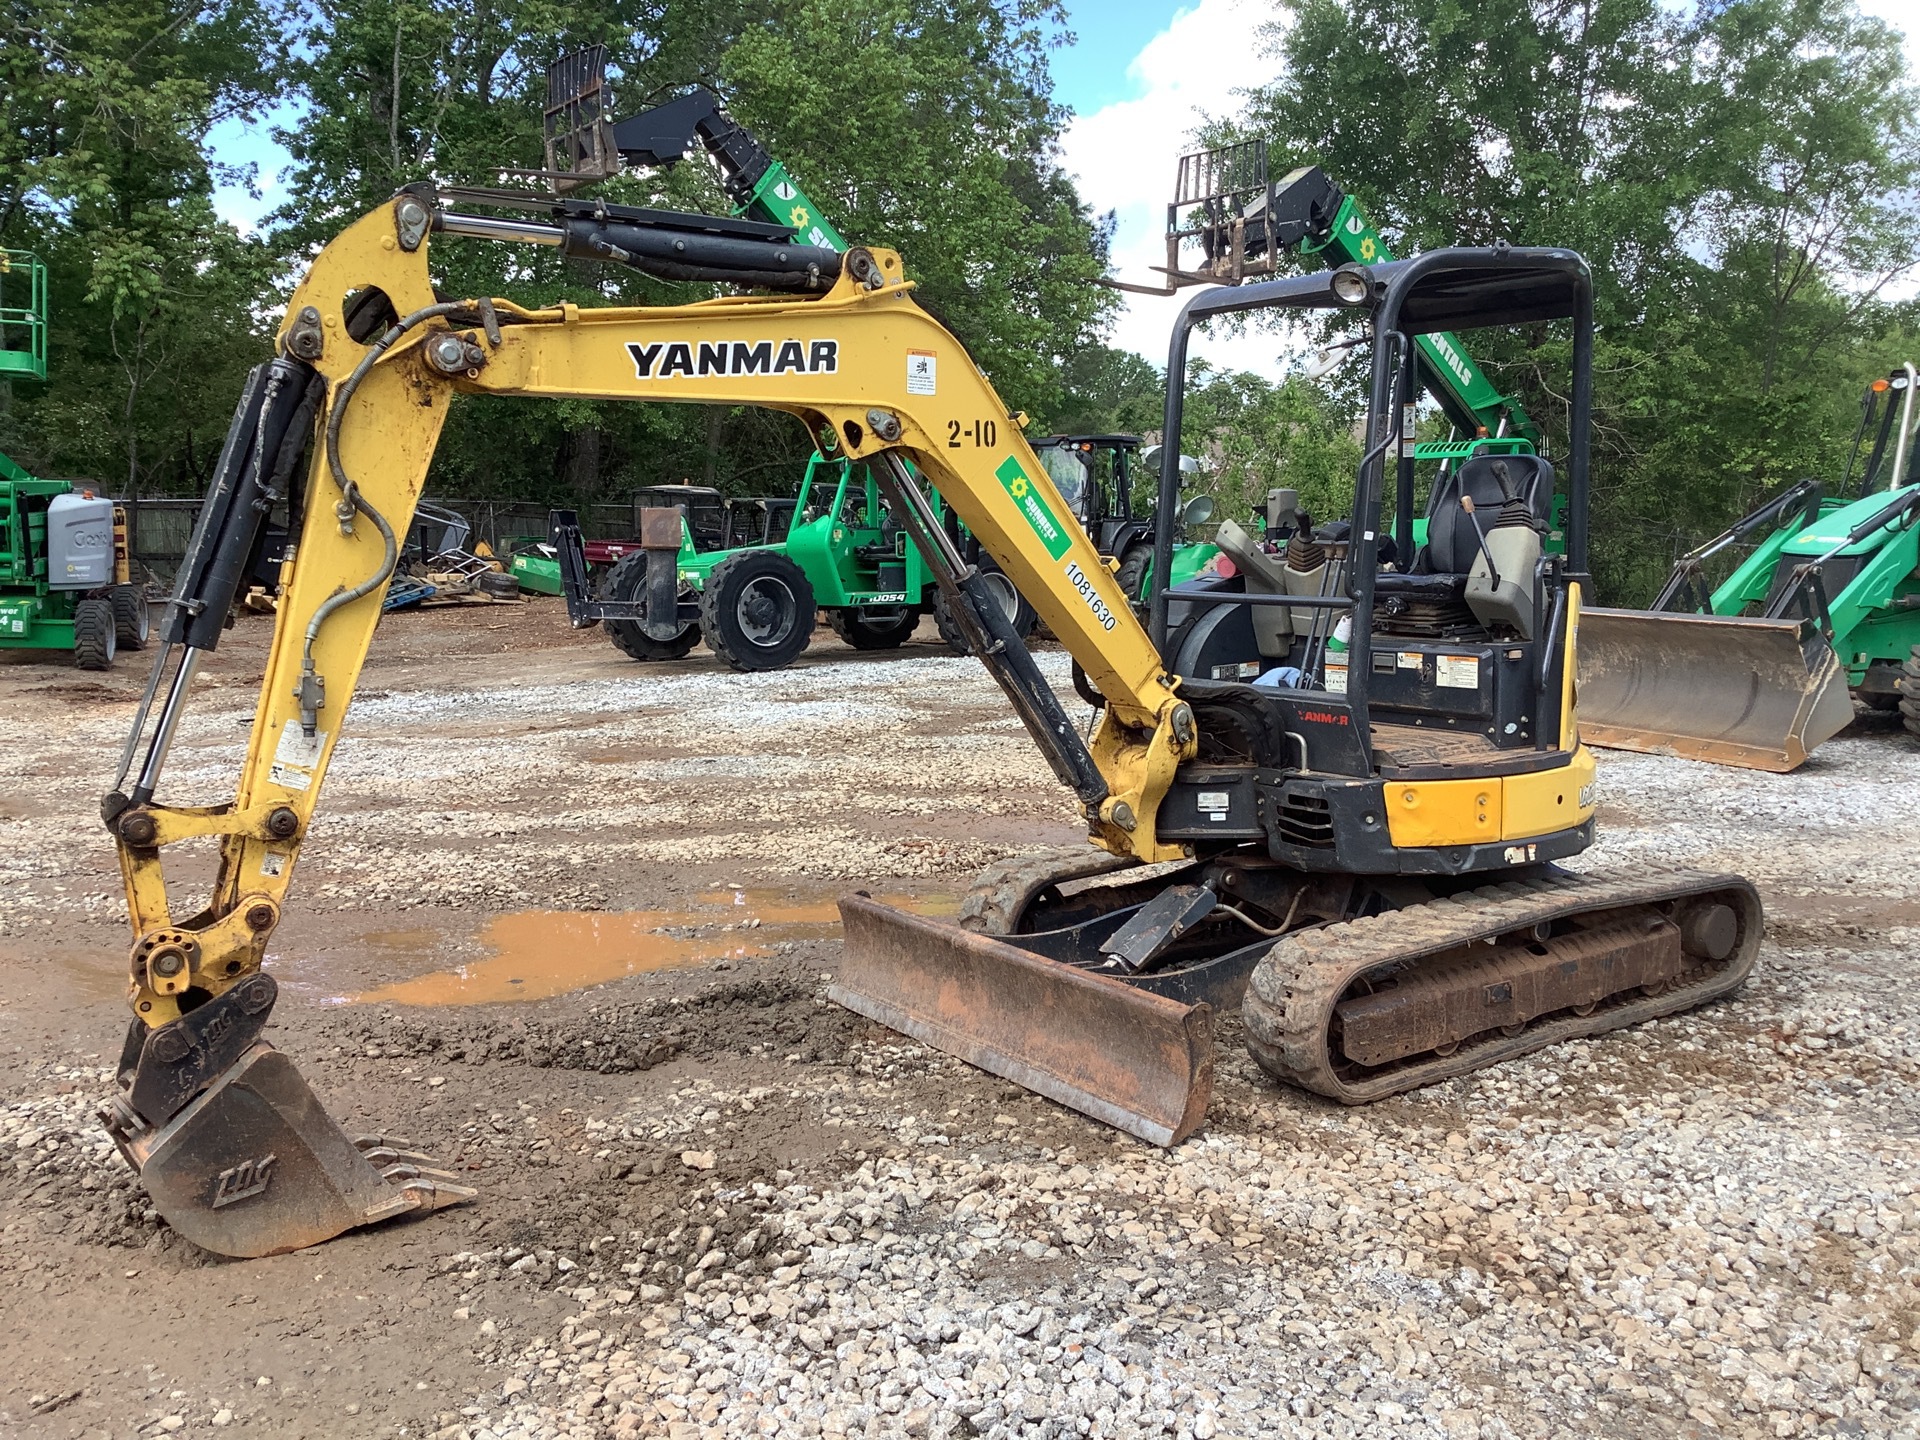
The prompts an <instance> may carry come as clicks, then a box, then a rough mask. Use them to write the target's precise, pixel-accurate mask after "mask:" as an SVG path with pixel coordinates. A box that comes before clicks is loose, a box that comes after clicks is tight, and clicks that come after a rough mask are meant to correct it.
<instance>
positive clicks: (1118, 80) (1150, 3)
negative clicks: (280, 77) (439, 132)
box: [211, 0, 1191, 224]
mask: <svg viewBox="0 0 1920 1440" xmlns="http://www.w3.org/2000/svg"><path fill="white" fill-rule="evenodd" d="M1182 8H1183V7H1182V6H1181V5H1180V4H1178V3H1177V0H1104V3H1100V0H1075V3H1071V4H1069V5H1068V6H1067V11H1068V15H1069V17H1070V18H1069V25H1070V28H1071V33H1072V34H1073V35H1074V37H1075V43H1074V44H1073V45H1072V46H1070V47H1066V48H1063V49H1059V50H1056V51H1054V52H1053V79H1054V92H1055V95H1056V96H1057V98H1058V99H1059V101H1060V103H1061V104H1063V105H1066V106H1069V107H1070V108H1071V109H1073V110H1074V111H1075V112H1076V113H1077V114H1081V115H1086V114H1090V113H1092V112H1093V111H1095V110H1098V109H1100V108H1101V107H1102V106H1105V105H1109V104H1112V103H1113V102H1115V101H1118V100H1126V99H1130V98H1132V97H1133V96H1135V95H1137V94H1139V93H1140V90H1141V88H1142V83H1143V82H1142V81H1141V80H1139V79H1138V78H1137V77H1135V76H1131V75H1129V73H1128V66H1129V65H1130V64H1131V63H1132V61H1133V60H1134V58H1135V57H1136V56H1138V55H1139V53H1140V51H1141V50H1142V49H1143V48H1145V46H1146V44H1147V42H1148V41H1150V40H1151V39H1153V37H1154V36H1155V35H1156V34H1158V33H1159V32H1160V31H1162V30H1164V29H1165V28H1166V27H1167V24H1168V22H1169V21H1171V20H1172V19H1173V17H1174V15H1175V13H1176V12H1177V11H1179V10H1180V9H1182ZM1186 8H1191V6H1188V7H1186ZM289 117H290V112H288V111H283V112H281V113H280V114H278V115H276V116H274V117H273V120H272V122H271V123H275V124H285V123H287V122H288V119H289ZM268 128H270V126H268V125H262V126H248V125H241V124H238V123H233V124H228V125H223V126H221V127H219V128H218V129H216V130H215V131H214V132H213V135H212V137H211V140H212V144H213V147H214V149H215V151H216V153H217V154H218V155H219V156H220V158H221V159H222V160H224V161H226V162H228V163H230V164H247V163H249V162H250V163H252V164H254V165H256V166H257V167H258V168H259V172H260V176H261V179H262V180H263V182H266V184H265V186H264V187H263V188H269V189H270V188H271V182H272V177H273V175H274V174H275V172H276V171H277V170H278V169H279V167H280V166H281V165H283V164H285V163H286V158H287V157H286V152H285V151H284V150H282V149H281V148H280V147H279V146H278V145H275V144H274V143H273V142H272V140H270V139H269V138H268V136H267V133H266V132H267V129H268ZM273 201H274V197H273V195H271V194H268V195H264V196H263V197H262V199H260V200H254V199H252V198H251V197H250V196H248V195H247V194H246V192H245V191H244V190H242V189H239V188H237V187H230V188H229V189H227V190H226V191H224V192H223V193H222V204H223V208H224V209H225V211H226V213H227V214H228V215H229V216H230V217H232V218H235V219H239V220H243V221H245V222H246V223H248V224H253V223H257V221H258V220H259V218H260V217H261V216H263V215H265V214H266V213H267V211H269V210H271V209H272V208H273Z"/></svg>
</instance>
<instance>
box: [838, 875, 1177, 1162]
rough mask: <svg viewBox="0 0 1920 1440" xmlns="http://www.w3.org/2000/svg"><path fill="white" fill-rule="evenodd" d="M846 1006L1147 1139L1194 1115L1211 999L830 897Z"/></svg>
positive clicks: (1168, 1139)
mask: <svg viewBox="0 0 1920 1440" xmlns="http://www.w3.org/2000/svg"><path fill="white" fill-rule="evenodd" d="M840 922H841V925H842V927H843V929H844V931H845V935H846V957H845V959H844V960H843V961H842V962H841V965H840V968H839V972H838V977H837V980H836V983H835V984H834V985H833V986H832V987H831V988H830V989H829V990H828V992H827V993H828V995H829V996H831V997H832V998H833V999H834V1000H836V1001H838V1002H839V1003H840V1004H842V1005H844V1006H846V1007H847V1008H848V1009H849V1010H852V1011H855V1012H857V1013H858V1014H861V1015H864V1016H866V1017H867V1018H868V1019H870V1020H877V1021H879V1022H880V1023H881V1024H882V1025H885V1026H888V1027H889V1028H891V1029H894V1030H898V1031H900V1032H902V1033H903V1034H906V1035H911V1036H912V1037H913V1038H914V1039H916V1040H919V1041H922V1042H923V1043H925V1044H928V1045H931V1046H933V1047H934V1048H935V1049H937V1050H944V1051H946V1052H947V1053H948V1054H949V1055H957V1056H959V1057H960V1058H961V1059H962V1060H965V1061H966V1062H968V1063H969V1064H971V1065H977V1066H979V1067H980V1068H981V1069H982V1070H986V1071H989V1072H991V1073H992V1074H995V1075H1000V1076H1003V1077H1004V1078H1006V1079H1008V1080H1011V1081H1013V1083H1014V1084H1016V1085H1019V1086H1022V1087H1023V1088H1025V1089H1028V1090H1032V1091H1034V1092H1036V1093H1038V1094H1041V1095H1045V1096H1046V1097H1047V1098H1048V1099H1050V1100H1057V1101H1059V1102H1060V1103H1061V1104H1062V1105H1066V1106H1069V1107H1070V1108H1072V1109H1075V1110H1078V1111H1080V1112H1081V1113H1082V1114H1083V1115H1090V1116H1092V1117H1093V1118H1094V1119H1096V1120H1101V1121H1104V1122H1105V1123H1106V1124H1109V1125H1112V1126H1115V1127H1116V1128H1118V1129H1121V1130H1124V1131H1126V1132H1127V1133H1128V1134H1129V1135H1134V1136H1137V1137H1138V1138H1140V1139H1142V1140H1146V1141H1149V1142H1151V1143H1153V1144H1155V1145H1177V1144H1179V1143H1180V1142H1181V1141H1182V1140H1184V1139H1186V1138H1187V1136H1189V1135H1191V1134H1192V1133H1193V1132H1194V1130H1195V1129H1197V1128H1198V1127H1199V1124H1200V1121H1201V1120H1202V1118H1203V1117H1204V1116H1205V1115H1206V1112H1207V1101H1208V1100H1209V1099H1210V1098H1211V1096H1212V1093H1213V1019H1212V1016H1213V1012H1212V1010H1211V1009H1210V1008H1209V1007H1208V1006H1206V1005H1187V1004H1182V1003H1181V1002H1179V1001H1177V1000H1169V999H1167V998H1165V997H1164V996H1160V995H1154V994H1150V993H1149V992H1147V991H1144V990H1139V989H1136V988H1135V987H1133V986H1131V985H1126V984H1123V983H1122V982H1120V981H1118V980H1110V979H1108V978H1106V977H1105V976H1101V975H1094V974H1091V973H1089V972H1088V971H1085V970H1081V969H1077V968H1075V967H1074V966H1071V965H1065V964H1061V963H1059V962H1057V961H1053V960H1044V959H1042V958H1041V957H1040V956H1038V955H1035V954H1032V953H1031V952H1029V951H1026V950H1022V949H1020V948H1019V947H1018V946H1016V945H1011V944H1009V943H1007V942H1006V941H1004V940H997V939H995V938H993V937H992V936H989V935H976V934H973V933H972V932H970V931H966V930H962V929H960V928H959V927H958V926H956V925H947V924H943V923H941V922H940V921H937V920H929V919H927V918H926V917H924V916H921V915H913V914H909V913H907V912H906V911H902V910H895V909H893V908H892V907H891V906H887V905H882V904H879V903H878V902H876V901H874V900H871V899H869V898H867V897H866V896H864V895H849V896H847V897H846V898H845V899H843V900H842V901H841V902H840Z"/></svg>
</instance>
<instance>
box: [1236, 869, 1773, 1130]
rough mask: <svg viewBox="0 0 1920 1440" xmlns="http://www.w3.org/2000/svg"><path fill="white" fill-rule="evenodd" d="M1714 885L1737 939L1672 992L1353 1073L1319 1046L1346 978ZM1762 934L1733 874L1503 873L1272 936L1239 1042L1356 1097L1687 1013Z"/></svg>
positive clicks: (1749, 960)
mask: <svg viewBox="0 0 1920 1440" xmlns="http://www.w3.org/2000/svg"><path fill="white" fill-rule="evenodd" d="M1712 892H1721V898H1723V899H1724V900H1725V902H1726V903H1728V904H1731V905H1732V906H1733V907H1734V912H1735V914H1736V915H1737V916H1738V917H1739V920H1740V936H1739V940H1738V942H1737V944H1736V945H1735V947H1734V952H1733V954H1732V955H1731V956H1730V957H1729V958H1728V959H1727V960H1725V961H1721V962H1717V963H1702V964H1701V965H1699V966H1698V967H1697V968H1695V969H1694V970H1692V971H1689V972H1686V973H1685V974H1684V975H1682V976H1681V978H1680V979H1679V980H1678V981H1676V982H1675V985H1674V987H1673V988H1672V989H1669V990H1667V991H1665V992H1663V993H1661V994H1659V995H1654V996H1642V995H1640V994H1639V992H1638V991H1637V990H1636V991H1633V992H1628V993H1627V994H1624V995H1622V996H1621V997H1620V998H1618V999H1617V1000H1605V1001H1602V1002H1601V1003H1600V1006H1599V1007H1598V1008H1597V1009H1595V1010H1594V1011H1593V1012H1592V1013H1591V1014H1589V1015H1585V1016H1576V1015H1571V1014H1569V1013H1566V1012H1557V1013H1556V1014H1554V1015H1551V1016H1547V1017H1545V1018H1542V1019H1540V1020H1536V1021H1534V1022H1533V1023H1532V1024H1530V1025H1528V1027H1527V1028H1526V1029H1525V1030H1523V1031H1522V1032H1521V1033H1520V1034H1518V1035H1513V1036H1506V1035H1502V1034H1501V1033H1500V1032H1499V1031H1497V1030H1495V1031H1491V1032H1489V1033H1488V1034H1487V1035H1486V1036H1483V1037H1476V1038H1475V1039H1471V1040H1467V1041H1463V1042H1462V1043H1461V1046H1460V1048H1459V1049H1458V1050H1456V1051H1455V1052H1454V1053H1453V1054H1451V1055H1448V1056H1437V1055H1435V1056H1430V1057H1429V1058H1427V1059H1425V1060H1415V1061H1413V1062H1411V1063H1409V1064H1407V1065H1404V1066H1401V1067H1397V1068H1394V1069H1391V1070H1384V1071H1381V1072H1376V1073H1375V1074H1373V1075H1370V1076H1368V1077H1366V1078H1364V1079H1360V1080H1356V1081H1352V1082H1349V1081H1347V1080H1344V1079H1342V1078H1341V1077H1340V1075H1339V1074H1338V1073H1337V1072H1336V1070H1335V1067H1334V1061H1333V1056H1332V1054H1331V1052H1330V1047H1329V1043H1328V1037H1329V1032H1330V1029H1331V1026H1332V1023H1333V1010H1334V1006H1335V1005H1336V1004H1338V1003H1339V1001H1340V998H1341V996H1342V995H1343V994H1345V992H1346V990H1347V987H1348V986H1349V985H1351V984H1352V983H1353V981H1354V979H1355V978H1356V977H1358V976H1359V975H1361V974H1363V973H1364V972H1366V971H1368V970H1373V969H1376V968H1378V967H1381V966H1405V965H1408V964H1411V963H1414V962H1417V961H1418V960H1419V959H1420V958H1421V957H1422V956H1425V955H1431V954H1434V953H1435V952H1438V951H1444V950H1451V949H1453V948H1455V947H1457V946H1460V945H1464V944H1468V943H1470V942H1472V941H1474V940H1480V939H1486V938H1489V937H1492V936H1496V935H1500V934H1504V933H1507V932H1509V931H1513V930H1517V929H1520V928H1522V927H1524V926H1531V925H1536V924H1540V923H1542V922H1545V921H1550V920H1555V919H1559V918H1561V917H1563V916H1567V915H1574V914H1587V913H1592V912H1595V911H1606V910H1613V909H1619V908H1622V907H1627V908H1639V907H1641V906H1646V905H1653V904H1658V903H1660V902H1662V901H1666V900H1673V899H1679V898H1684V897H1687V896H1693V895H1700V894H1706V893H1712ZM1760 931H1761V911H1760V897H1759V895H1758V894H1757V893H1756V892H1755V891H1754V888H1753V886H1752V885H1751V884H1749V883H1748V882H1747V881H1745V880H1743V879H1741V878H1740V877H1739V876H1737V875H1716V874H1712V873H1710V872H1707V871H1701V870H1639V871H1635V872H1633V873H1632V874H1627V873H1597V874H1590V875H1565V876H1558V877H1554V878H1550V879H1545V880H1525V881H1508V882H1506V883H1505V884H1500V885H1493V886H1489V887H1487V888H1485V889H1482V890H1473V891H1468V892H1466V893H1465V894H1461V895H1456V896H1453V897H1451V898H1449V899H1444V900H1432V901H1428V902H1427V903H1425V904H1422V905H1412V906H1408V907H1407V908H1405V909H1402V910H1394V911H1390V912H1388V913H1387V914H1384V915H1377V916H1369V917H1365V918H1362V919H1358V920H1348V921H1345V922H1343V923H1341V924H1338V925H1329V926H1326V927H1325V928H1323V929H1318V930H1307V931H1302V932H1300V933H1298V934H1295V935H1290V936H1288V937H1286V938H1285V939H1283V940H1281V941H1280V942H1279V943H1277V944H1276V945H1275V946H1274V947H1273V949H1271V950H1269V951H1268V952H1267V953H1266V955H1265V956H1263V957H1262V958H1261V960H1260V963H1259V965H1258V966H1257V967H1255V969H1254V972H1253V978H1252V980H1251V982H1250V983H1249V985H1248V986H1247V994H1246V999H1245V1000H1244V1001H1243V1002H1242V1008H1241V1016H1242V1018H1243V1019H1244V1020H1245V1022H1246V1029H1247V1048H1248V1049H1249V1050H1250V1051H1252V1052H1253V1058H1254V1059H1255V1060H1256V1061H1258V1062H1259V1064H1260V1066H1261V1068H1262V1069H1264V1070H1266V1071H1267V1072H1268V1073H1269V1074H1270V1075H1272V1076H1273V1077H1274V1078H1275V1079H1277V1080H1282V1081H1284V1082H1286V1083H1287V1084H1289V1085H1296V1086H1299V1087H1300V1088H1301V1089H1303V1090H1311V1091H1314V1092H1315V1093H1317V1094H1320V1095H1326V1096H1329V1097H1331V1098H1332V1099H1335V1100H1338V1101H1340V1102H1342V1103H1343V1104H1347V1105H1364V1104H1366V1103H1367V1102H1369V1101H1372V1100H1379V1099H1382V1098H1384V1097H1385V1096H1388V1095H1397V1094H1399V1093H1401V1092H1402V1091H1406V1090H1413V1089H1417V1088H1419V1087H1420V1086H1422V1085H1431V1084H1433V1083H1435V1082H1436V1081H1439V1080H1446V1079H1450V1078H1452V1077H1453V1076H1455V1075H1464V1074H1467V1073H1469V1072H1470V1071H1474V1070H1478V1069H1481V1068H1482V1067H1484V1066H1487V1065H1494V1064H1498V1063H1499V1062H1500V1061H1503V1060H1510V1059H1512V1058H1514V1057H1515V1056H1518V1055H1525V1054H1527V1053H1529V1052H1530V1051H1534V1050H1539V1049H1543V1048H1544V1047H1546V1046H1548V1045H1555V1044H1559V1043H1560V1042H1561V1041H1565V1040H1572V1039H1577V1038H1579V1037H1581V1036H1586V1035H1598V1034H1601V1033H1603V1032H1605V1031H1608V1030H1618V1029H1621V1028H1623V1027H1625V1026H1628V1025H1637V1024H1639V1023H1640V1022H1641V1021H1643V1020H1651V1019H1654V1018H1656V1017H1658V1016H1661V1015H1672V1014H1675V1013H1677V1012H1679V1011H1681V1010H1690V1009H1692V1008H1693V1007H1694V1006H1696V1005H1700V1004H1703V1003H1705V1002H1706V1001H1708V1000H1713V999H1717V998H1718V997H1720V996H1722V995H1726V994H1729V993H1730V992H1732V991H1734V990H1736V989H1738V988H1739V987H1740V984H1741V982H1743V981H1744V980H1745V979H1746V978H1747V975H1748V973H1749V972H1750V971H1751V970H1752V969H1753V962H1754V959H1755V957H1756V956H1757V955H1758V953H1759V949H1760Z"/></svg>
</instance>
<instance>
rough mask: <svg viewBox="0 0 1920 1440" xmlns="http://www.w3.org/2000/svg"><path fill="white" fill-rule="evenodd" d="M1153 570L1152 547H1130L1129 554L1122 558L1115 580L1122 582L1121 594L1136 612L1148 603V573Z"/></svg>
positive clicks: (1143, 545) (1141, 545)
mask: <svg viewBox="0 0 1920 1440" xmlns="http://www.w3.org/2000/svg"><path fill="white" fill-rule="evenodd" d="M1152 568H1153V546H1151V545H1147V544H1144V543H1143V544H1139V545H1129V546H1128V547H1127V553H1126V554H1124V555H1122V556H1121V557H1120V568H1119V570H1118V571H1116V572H1115V573H1114V577H1113V578H1114V579H1115V580H1117V581H1119V582H1120V593H1121V594H1123V595H1125V596H1126V597H1127V603H1128V604H1129V605H1131V606H1133V608H1134V609H1136V610H1139V609H1142V608H1144V607H1145V605H1146V603H1147V596H1146V590H1147V572H1148V571H1149V570H1151V569H1152Z"/></svg>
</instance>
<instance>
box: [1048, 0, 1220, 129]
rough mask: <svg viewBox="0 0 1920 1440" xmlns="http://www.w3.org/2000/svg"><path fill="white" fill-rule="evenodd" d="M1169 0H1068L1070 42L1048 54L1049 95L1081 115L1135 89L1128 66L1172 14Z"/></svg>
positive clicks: (1132, 93) (1174, 5)
mask: <svg viewBox="0 0 1920 1440" xmlns="http://www.w3.org/2000/svg"><path fill="white" fill-rule="evenodd" d="M1191 8H1192V5H1191V4H1188V5H1186V6H1182V5H1180V4H1177V3H1173V0H1073V3H1069V4H1068V6H1067V14H1068V17H1069V19H1068V23H1069V26H1070V27H1071V29H1072V32H1073V35H1074V40H1075V43H1074V44H1073V45H1072V46H1071V47H1069V48H1066V49H1062V50H1056V51H1054V52H1053V85H1054V93H1055V95H1056V96H1057V97H1058V98H1059V100H1060V103H1061V104H1063V105H1068V106H1071V107H1072V108H1073V110H1074V111H1075V112H1076V113H1078V114H1081V115H1087V114H1091V113H1092V112H1093V111H1095V110H1098V109H1099V108H1100V107H1101V106H1103V105H1110V104H1112V103H1113V102H1114V101H1116V100H1128V99H1132V98H1133V97H1134V96H1136V95H1138V94H1139V93H1140V90H1141V88H1142V82H1141V81H1140V80H1139V79H1137V78H1135V77H1132V76H1129V75H1128V73H1127V67H1128V66H1129V65H1131V64H1132V63H1133V60H1134V58H1135V57H1136V56H1137V55H1139V53H1140V52H1141V50H1143V49H1145V48H1146V44H1147V42H1148V41H1149V40H1151V39H1153V37H1154V36H1155V35H1157V34H1159V33H1160V32H1161V31H1162V30H1164V29H1166V28H1167V25H1168V23H1169V22H1170V21H1171V20H1172V19H1173V17H1174V14H1175V12H1177V11H1179V10H1181V9H1191Z"/></svg>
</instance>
